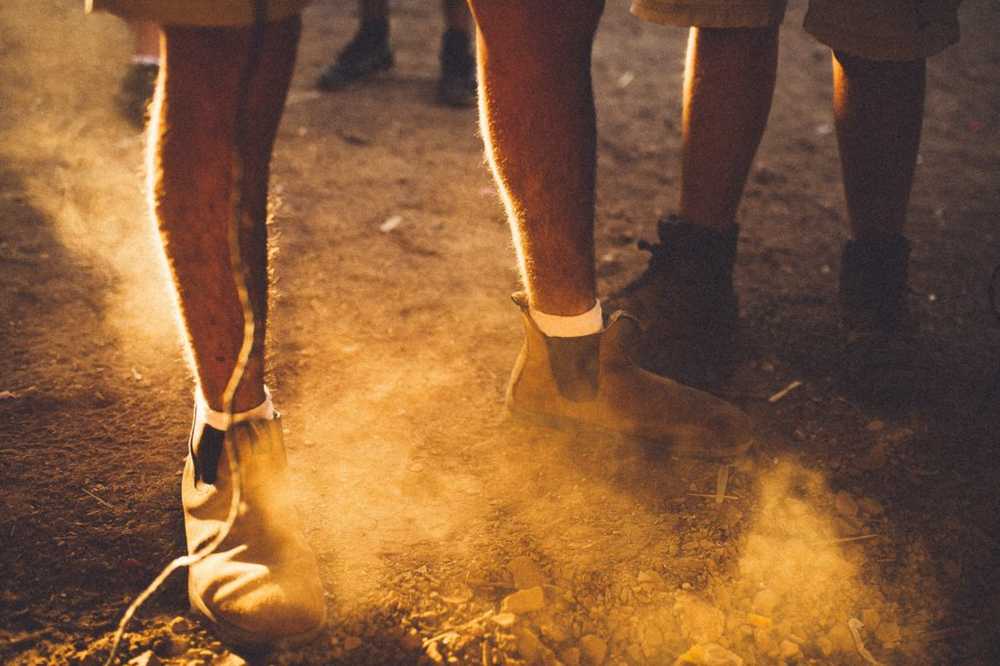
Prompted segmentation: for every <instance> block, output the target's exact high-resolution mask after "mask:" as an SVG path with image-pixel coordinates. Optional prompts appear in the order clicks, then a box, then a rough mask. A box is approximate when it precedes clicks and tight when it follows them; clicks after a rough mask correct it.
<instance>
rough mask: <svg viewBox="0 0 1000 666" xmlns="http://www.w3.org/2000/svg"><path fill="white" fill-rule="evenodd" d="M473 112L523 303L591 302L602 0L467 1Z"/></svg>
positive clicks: (560, 311)
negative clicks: (595, 77) (595, 86)
mask: <svg viewBox="0 0 1000 666" xmlns="http://www.w3.org/2000/svg"><path fill="white" fill-rule="evenodd" d="M472 9H473V13H474V14H475V17H476V21H477V23H478V25H479V81H480V93H479V100H480V117H481V124H482V132H483V137H484V140H485V142H486V151H487V156H488V158H489V161H490V165H491V166H492V168H493V174H494V176H495V177H496V180H497V183H498V185H499V187H500V191H501V196H502V197H503V200H504V203H505V205H506V207H507V212H508V214H509V217H510V220H511V227H512V229H513V234H514V242H515V245H516V249H517V255H518V261H519V264H520V269H521V274H522V277H523V279H524V283H525V286H526V288H527V290H528V298H529V303H530V305H531V307H533V308H535V309H536V310H540V311H542V312H545V313H548V314H554V315H576V314H580V313H583V312H586V311H587V310H589V309H590V308H592V307H593V305H594V299H595V293H596V280H595V276H594V201H595V197H594V179H595V174H594V171H595V162H596V129H595V115H594V99H593V92H592V90H591V81H590V56H591V43H592V41H593V36H594V31H595V30H596V28H597V24H598V21H599V20H600V16H601V12H602V10H603V2H602V1H601V0H592V1H588V2H579V1H571V0H553V1H551V2H535V1H534V0H520V1H518V2H499V1H496V0H479V1H475V0H474V1H473V2H472Z"/></svg>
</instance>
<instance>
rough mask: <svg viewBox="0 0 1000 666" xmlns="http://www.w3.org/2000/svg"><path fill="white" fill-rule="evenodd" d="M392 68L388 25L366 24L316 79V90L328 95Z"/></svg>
mask: <svg viewBox="0 0 1000 666" xmlns="http://www.w3.org/2000/svg"><path fill="white" fill-rule="evenodd" d="M395 64H396V60H395V57H394V56H393V55H392V48H390V46H389V22H388V21H386V20H384V19H383V20H380V21H375V20H373V21H366V22H365V23H363V24H362V25H361V27H360V28H359V29H358V32H357V34H355V35H354V38H353V39H351V41H350V42H349V43H348V44H347V46H345V47H344V50H343V51H341V52H340V53H339V54H338V55H337V59H336V60H335V61H334V62H333V63H332V64H330V65H329V66H328V67H327V68H326V69H325V70H324V71H323V74H322V75H321V76H320V77H319V80H318V81H317V82H316V87H318V88H319V89H320V90H326V91H329V92H332V91H336V90H343V89H344V88H347V87H348V86H350V85H351V84H352V83H356V82H359V81H364V80H366V79H370V78H372V77H373V76H375V75H376V74H378V73H379V72H382V71H385V70H388V69H392V67H393V65H395Z"/></svg>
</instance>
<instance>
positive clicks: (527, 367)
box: [472, 0, 750, 456]
mask: <svg viewBox="0 0 1000 666" xmlns="http://www.w3.org/2000/svg"><path fill="white" fill-rule="evenodd" d="M602 5H603V3H601V2H592V3H579V2H547V3H535V2H532V1H531V0H523V1H521V2H493V1H492V0H482V1H481V2H473V3H472V7H473V13H474V14H475V16H476V21H477V23H478V25H479V80H480V120H481V126H482V133H483V137H484V141H485V144H486V150H487V157H488V159H489V161H490V165H491V167H492V169H493V173H494V176H495V178H496V181H497V184H498V187H499V189H500V192H501V196H502V198H503V201H504V204H505V206H506V209H507V212H508V217H509V219H510V223H511V228H512V233H513V236H514V242H515V247H516V250H517V258H518V264H519V268H520V270H521V275H522V280H523V282H524V285H525V287H526V289H527V294H526V295H524V296H518V297H517V298H516V299H515V301H516V302H517V304H518V305H519V306H520V308H521V311H522V314H523V319H524V325H525V331H526V343H525V346H524V347H523V348H522V351H521V354H520V356H519V358H518V360H517V362H516V364H515V369H514V372H513V374H512V377H511V381H510V384H509V386H508V395H507V405H508V407H509V408H510V409H511V410H512V411H513V412H514V413H518V414H524V415H527V416H531V417H536V418H541V419H543V420H544V421H546V422H555V423H558V424H560V425H567V424H573V425H575V426H578V427H585V428H595V429H598V430H608V431H613V432H618V433H622V434H625V435H627V436H630V437H635V438H637V439H640V440H644V441H650V442H655V443H656V444H658V445H661V446H662V445H667V446H673V447H674V449H675V450H676V451H679V452H683V453H689V454H695V455H707V456H725V455H732V454H735V453H739V452H741V451H743V450H745V449H746V447H747V446H749V443H750V428H749V423H748V421H747V419H746V417H745V415H743V414H742V413H741V412H739V410H737V409H735V408H734V407H732V406H731V405H728V404H726V403H724V402H722V401H720V400H718V399H716V398H713V397H711V396H708V395H707V394H704V393H701V392H699V391H695V390H693V389H689V388H687V387H685V386H682V385H680V384H677V383H675V382H672V381H669V380H666V379H664V378H662V377H657V376H655V375H652V374H651V373H647V372H645V371H642V370H640V369H639V368H637V367H636V366H634V365H633V364H632V363H631V361H630V360H629V358H628V355H627V352H626V350H625V346H626V344H627V339H628V337H629V335H630V334H631V331H630V330H629V329H630V328H631V323H630V321H629V319H628V318H627V317H616V318H612V321H611V322H610V323H609V325H608V327H607V328H605V329H602V326H601V320H600V305H599V303H596V280H595V275H594V256H593V255H594V236H593V224H594V201H595V198H594V188H595V162H596V129H595V113H594V101H593V93H592V89H591V80H590V51H591V43H592V40H593V35H594V31H595V29H596V26H597V23H598V20H599V18H600V14H601V11H602V8H603V6H602ZM595 305H596V313H597V319H596V326H595V327H594V328H590V329H588V330H576V331H574V332H572V333H567V332H566V331H565V330H563V331H555V330H554V329H555V328H564V329H565V328H573V325H574V324H571V323H570V320H572V321H575V322H578V321H579V320H578V317H579V318H583V319H586V320H587V321H588V322H593V319H592V318H591V314H593V313H594V312H595ZM587 325H590V324H587ZM545 329H547V330H545Z"/></svg>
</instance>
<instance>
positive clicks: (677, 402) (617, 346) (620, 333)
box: [507, 293, 752, 458]
mask: <svg viewBox="0 0 1000 666" xmlns="http://www.w3.org/2000/svg"><path fill="white" fill-rule="evenodd" d="M513 298H514V302H515V303H516V304H517V305H518V306H519V307H520V308H521V314H522V318H523V319H524V329H525V343H524V346H523V347H522V348H521V353H520V355H519V356H518V358H517V362H516V363H515V365H514V371H513V373H512V375H511V379H510V383H509V384H508V387H507V407H508V409H509V410H510V411H511V413H513V414H514V415H517V416H524V417H528V418H531V419H533V420H536V421H541V422H543V423H546V424H549V425H553V426H558V427H562V428H570V429H574V428H582V429H591V430H598V431H605V432H613V433H618V434H621V435H625V436H626V437H629V438H631V439H635V440H638V441H642V442H646V443H650V444H653V445H655V446H657V447H658V448H663V449H669V450H670V452H672V453H676V454H681V455H691V456H698V457H706V458H721V457H727V456H735V455H739V454H741V453H744V452H745V451H746V450H747V449H748V448H750V444H751V442H752V436H751V435H752V433H751V424H750V419H749V417H748V416H747V415H746V414H744V413H743V412H742V411H740V410H739V409H738V408H736V407H734V406H733V405H730V404H729V403H727V402H724V401H722V400H720V399H718V398H716V397H714V396H711V395H709V394H707V393H703V392H701V391H698V390H696V389H692V388H689V387H687V386H684V385H682V384H679V383H677V382H674V381H671V380H669V379H666V378H664V377H660V376H659V375H654V374H653V373H651V372H647V371H645V370H643V369H641V368H639V367H638V366H636V365H635V364H634V363H632V361H631V360H630V359H629V358H628V356H627V355H626V353H625V349H624V343H625V340H626V338H627V337H629V335H630V334H633V333H634V332H635V327H636V322H635V320H634V319H632V318H631V317H629V316H628V315H625V313H623V312H616V313H615V314H613V315H612V316H611V319H610V321H609V323H608V325H607V327H606V328H605V329H604V330H603V331H601V332H600V333H595V334H594V335H588V336H583V337H578V338H550V337H547V336H546V335H545V334H544V333H542V331H541V330H539V328H538V326H537V325H536V324H535V322H534V320H533V319H532V318H531V315H530V314H529V311H528V302H527V296H526V295H525V294H523V293H519V294H515V295H514V297H513Z"/></svg>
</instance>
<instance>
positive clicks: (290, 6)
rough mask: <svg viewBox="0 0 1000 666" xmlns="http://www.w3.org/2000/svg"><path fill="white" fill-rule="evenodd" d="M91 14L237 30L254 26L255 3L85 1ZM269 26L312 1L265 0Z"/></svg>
mask: <svg viewBox="0 0 1000 666" xmlns="http://www.w3.org/2000/svg"><path fill="white" fill-rule="evenodd" d="M84 1H85V3H86V8H87V11H88V12H93V11H106V12H111V13H112V14H117V15H118V16H121V17H122V18H126V19H143V20H149V21H155V22H157V23H159V24H160V25H190V26H203V27H209V26H213V27H237V26H243V25H250V24H251V23H253V22H254V5H255V4H256V3H255V2H254V1H253V0H84ZM263 4H264V10H265V14H266V16H265V17H264V18H265V20H266V21H267V22H269V23H270V22H274V21H280V20H282V19H286V18H288V17H289V16H292V15H294V14H299V13H301V12H302V10H303V9H304V8H305V6H306V5H307V4H309V0H265V2H264V3H263Z"/></svg>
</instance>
